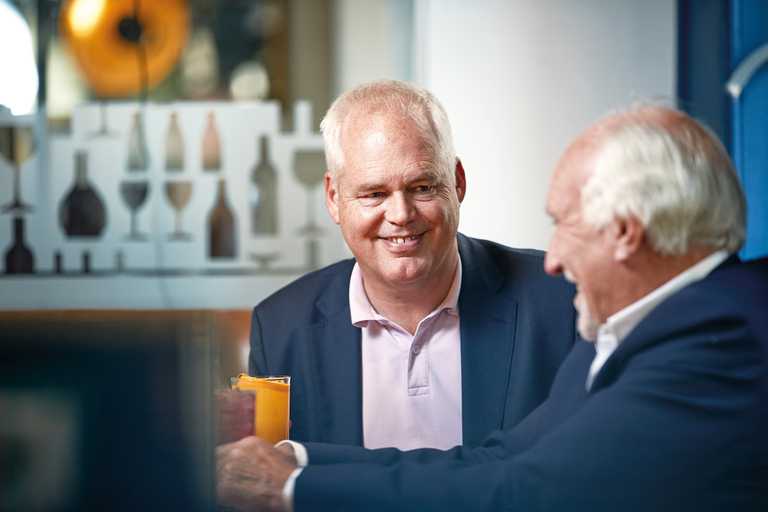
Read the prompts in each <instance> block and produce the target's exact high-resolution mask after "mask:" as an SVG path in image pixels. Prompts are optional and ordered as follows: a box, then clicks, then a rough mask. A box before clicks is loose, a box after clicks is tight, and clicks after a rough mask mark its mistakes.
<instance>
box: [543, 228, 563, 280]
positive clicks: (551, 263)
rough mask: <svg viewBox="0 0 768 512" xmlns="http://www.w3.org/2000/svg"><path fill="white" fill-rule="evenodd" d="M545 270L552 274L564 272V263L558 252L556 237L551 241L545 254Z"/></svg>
mask: <svg viewBox="0 0 768 512" xmlns="http://www.w3.org/2000/svg"><path fill="white" fill-rule="evenodd" d="M544 272H546V273H547V274H549V275H551V276H556V275H559V274H561V273H562V272H563V263H562V261H560V258H559V256H558V253H557V247H556V246H555V237H554V236H553V237H552V240H551V241H550V242H549V247H548V248H547V254H546V255H545V256H544Z"/></svg>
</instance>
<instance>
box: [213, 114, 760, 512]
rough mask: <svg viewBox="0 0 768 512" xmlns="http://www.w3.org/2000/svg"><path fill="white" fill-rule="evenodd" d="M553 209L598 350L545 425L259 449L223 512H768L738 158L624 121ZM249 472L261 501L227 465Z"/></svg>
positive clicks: (560, 179) (585, 346) (583, 323)
mask: <svg viewBox="0 0 768 512" xmlns="http://www.w3.org/2000/svg"><path fill="white" fill-rule="evenodd" d="M547 210H548V212H549V214H550V215H551V217H552V219H553V220H554V222H555V232H554V234H553V236H552V241H551V243H550V246H549V251H548V253H547V257H546V269H547V271H548V272H549V273H551V274H560V273H563V274H565V275H566V276H567V278H568V279H569V280H571V281H573V282H574V283H576V285H577V287H578V295H577V299H576V303H577V304H578V310H579V321H578V323H579V329H580V331H581V333H582V335H583V336H584V337H585V338H586V339H588V340H590V341H584V342H579V343H577V345H576V346H575V347H574V349H573V351H572V352H571V354H570V355H569V356H568V358H567V359H566V360H565V362H564V363H563V365H562V366H561V368H560V370H559V371H558V375H557V376H556V378H555V381H554V383H553V385H552V390H551V392H550V395H549V397H548V398H547V400H546V401H545V402H544V403H543V404H542V405H541V406H540V407H539V408H537V409H536V411H534V412H533V413H532V414H530V415H529V416H528V417H527V418H526V419H525V420H523V421H522V422H521V423H520V424H519V425H518V426H517V427H515V428H513V429H510V430H507V431H501V432H497V433H495V434H493V435H492V436H490V437H489V438H488V439H487V440H486V441H485V442H484V443H483V445H482V446H480V447H476V448H466V447H459V448H455V449H452V450H448V451H437V450H412V451H409V452H401V451H398V450H394V449H383V450H364V449H361V448H352V447H336V446H329V445H322V444H312V443H307V444H305V445H303V446H301V447H300V448H299V449H298V450H296V451H294V449H293V448H291V447H288V446H283V447H279V448H278V449H275V448H272V447H271V446H269V445H267V444H266V443H263V442H262V441H261V440H259V439H258V438H254V437H250V438H246V439H243V440H241V441H239V442H238V443H234V444H233V445H229V446H226V447H223V448H220V450H219V453H218V457H219V463H220V466H219V467H220V468H221V469H220V471H219V473H218V476H219V482H218V492H219V499H220V501H221V503H223V504H232V505H234V506H235V508H236V509H242V508H240V505H243V504H248V505H257V506H261V507H263V509H265V510H286V509H290V508H292V509H293V510H294V511H295V512H300V511H302V510H337V509H340V510H373V511H377V510H398V511H402V510H414V511H430V510H435V511H438V510H439V511H441V512H442V511H446V510H487V511H496V510H509V511H515V510H520V511H526V512H529V511H545V510H552V511H561V510H568V511H582V510H584V511H590V512H593V511H616V510H622V511H627V510H638V511H649V510H675V511H681V510H682V511H688V510H690V511H722V510H739V511H756V512H757V511H764V510H768V485H766V483H768V436H767V435H766V432H768V320H766V316H767V315H766V312H768V260H761V261H755V262H749V263H742V262H740V261H739V260H738V258H737V257H736V256H735V254H734V253H735V251H736V250H737V249H738V248H739V247H740V246H741V244H742V243H743V240H744V233H745V230H744V223H745V213H744V211H745V207H744V198H743V195H742V192H741V190H740V188H739V184H738V180H737V178H736V175H735V173H734V170H733V167H732V165H731V163H730V161H729V159H728V156H727V154H726V152H725V150H724V148H723V147H722V146H721V145H720V143H719V142H718V141H717V140H716V139H715V138H714V137H713V136H712V135H711V134H710V133H709V132H708V131H707V130H706V129H704V128H703V127H702V126H701V125H699V124H698V123H696V122H695V121H694V120H693V119H691V118H690V117H688V116H687V115H685V114H683V113H681V112H678V111H675V110H672V109H669V108H662V107H655V106H645V107H638V108H633V109H631V110H628V111H625V112H622V113H619V114H615V115H611V116H609V117H607V118H605V119H603V120H601V121H599V122H598V123H596V124H595V125H594V126H593V127H591V128H589V129H588V130H587V131H585V132H584V133H583V134H582V135H580V136H579V137H578V138H577V139H576V141H575V142H574V143H573V144H572V145H571V146H570V147H569V148H568V149H567V151H566V152H565V154H564V156H563V157H562V159H561V160H560V162H559V164H558V166H557V168H556V170H555V173H554V176H553V178H552V182H551V186H550V191H549V198H548V202H547ZM246 454H247V455H246ZM245 456H248V457H249V460H250V461H251V463H252V466H251V469H252V471H251V472H250V473H248V474H247V480H248V486H247V488H248V493H243V492H239V491H242V490H243V489H244V487H242V486H239V485H240V484H242V482H244V481H245V480H246V478H244V475H243V474H242V473H237V472H233V471H230V469H231V467H230V468H227V466H226V465H227V464H228V463H229V462H231V461H236V460H238V459H239V458H241V457H245ZM297 458H298V459H300V460H298V461H297V460H296V459H297ZM297 462H299V464H298V465H297ZM307 463H308V465H307ZM235 497H236V498H237V499H234V498H235Z"/></svg>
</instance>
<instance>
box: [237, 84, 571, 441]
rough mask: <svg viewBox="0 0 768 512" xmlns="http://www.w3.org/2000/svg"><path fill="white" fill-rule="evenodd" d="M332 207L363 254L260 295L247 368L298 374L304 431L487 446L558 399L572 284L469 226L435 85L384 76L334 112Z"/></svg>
mask: <svg viewBox="0 0 768 512" xmlns="http://www.w3.org/2000/svg"><path fill="white" fill-rule="evenodd" d="M320 126H321V131H322V133H323V138H324V141H325V152H326V159H327V167H328V172H327V174H326V175H325V195H326V204H327V207H328V211H329V213H330V215H331V217H332V218H333V220H334V221H335V222H336V223H337V224H338V225H339V227H340V228H341V232H342V235H343V237H344V240H345V241H346V243H347V245H348V246H349V248H350V250H351V251H352V254H353V255H354V259H350V260H346V261H341V262H339V263H336V264H334V265H331V266H329V267H327V268H325V269H321V270H319V271H317V272H313V273H311V274H309V275H307V276H304V277H302V278H301V279H299V280H298V281H296V282H294V283H292V284H290V285H289V286H287V287H286V288H284V289H282V290H280V291H278V292H277V293H275V294H274V295H273V296H272V297H270V298H268V299H267V300H265V301H264V302H263V303H261V304H259V305H258V306H257V307H256V308H255V309H254V312H253V317H252V326H251V352H250V373H251V374H253V375H290V376H291V377H292V382H291V433H290V437H291V439H295V440H299V441H323V442H329V443H343V444H351V445H358V446H365V447H368V448H381V447H397V448H401V449H411V448H422V447H432V448H442V449H447V448H451V447H453V446H457V445H476V444H478V443H479V442H480V441H482V439H483V438H485V436H486V435H488V434H489V433H490V432H491V431H493V430H496V429H499V428H509V427H511V426H513V425H515V424H516V423H517V422H518V421H520V420H521V419H522V418H524V417H525V416H526V415H527V414H528V413H529V412H530V411H531V410H533V409H534V408H535V407H536V406H537V405H538V404H539V403H540V402H542V401H543V400H544V398H546V394H547V391H548V390H549V386H550V384H551V382H552V378H553V377H554V374H555V371H556V370H557V367H558V366H559V364H560V362H562V360H563V358H564V357H565V356H566V355H567V353H568V352H569V350H570V348H571V347H572V345H573V340H574V338H575V336H576V335H575V329H574V325H573V324H574V322H573V319H574V318H575V311H574V309H573V305H572V301H573V288H572V287H571V286H570V285H568V284H567V283H564V282H562V281H561V280H559V279H553V278H551V277H550V276H547V275H546V274H545V273H544V272H543V270H542V262H543V253H541V252H540V251H531V250H514V249H510V248H507V247H503V246H501V245H498V244H495V243H492V242H487V241H481V240H476V239H473V238H470V237H467V236H464V235H462V234H459V233H458V232H457V231H458V225H459V205H460V204H461V201H462V200H463V198H464V193H465V190H466V186H467V181H468V178H467V176H466V173H465V171H464V167H463V165H462V163H461V161H460V160H459V159H458V158H456V153H455V151H454V148H453V138H452V135H451V127H450V124H449V122H448V116H447V115H446V113H445V110H444V109H443V107H442V106H441V105H440V103H439V102H438V101H437V99H436V98H435V97H434V96H433V95H432V94H431V93H429V92H428V91H426V90H424V89H422V88H420V87H417V86H415V85H412V84H408V83H404V82H397V81H379V82H373V83H370V84H364V85H361V86H359V87H356V88H354V89H352V90H351V91H349V92H347V93H345V94H343V95H342V96H340V97H339V98H338V99H337V100H336V101H335V102H334V103H333V105H332V106H331V108H330V109H329V111H328V113H327V114H326V116H325V118H324V119H323V121H322V123H321V125H320Z"/></svg>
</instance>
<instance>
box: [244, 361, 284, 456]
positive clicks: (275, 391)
mask: <svg viewBox="0 0 768 512" xmlns="http://www.w3.org/2000/svg"><path fill="white" fill-rule="evenodd" d="M231 386H232V389H236V390H238V391H246V392H251V393H254V394H255V395H256V398H255V407H254V409H255V410H254V417H253V433H254V435H256V436H258V437H260V438H262V439H264V440H265V441H269V442H270V443H276V442H278V441H282V440H283V439H288V425H289V421H288V419H289V418H288V417H289V412H290V408H291V378H290V377H288V376H286V375H280V376H275V377H251V376H250V375H246V374H244V373H241V374H240V375H238V376H237V377H232V379H231Z"/></svg>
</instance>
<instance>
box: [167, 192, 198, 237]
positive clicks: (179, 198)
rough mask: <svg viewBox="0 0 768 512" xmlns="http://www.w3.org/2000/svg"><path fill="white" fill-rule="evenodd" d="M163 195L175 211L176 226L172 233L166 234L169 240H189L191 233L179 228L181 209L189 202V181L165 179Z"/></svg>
mask: <svg viewBox="0 0 768 512" xmlns="http://www.w3.org/2000/svg"><path fill="white" fill-rule="evenodd" d="M165 195H166V196H167V197H168V202H169V203H171V206H173V209H174V210H175V211H176V227H175V228H174V230H173V233H171V234H169V235H168V239H169V240H190V239H191V238H192V235H190V234H189V233H185V232H184V231H183V230H182V229H181V211H182V210H183V209H184V208H185V207H186V206H187V204H188V203H189V199H190V198H191V197H192V182H191V181H167V182H165Z"/></svg>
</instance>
